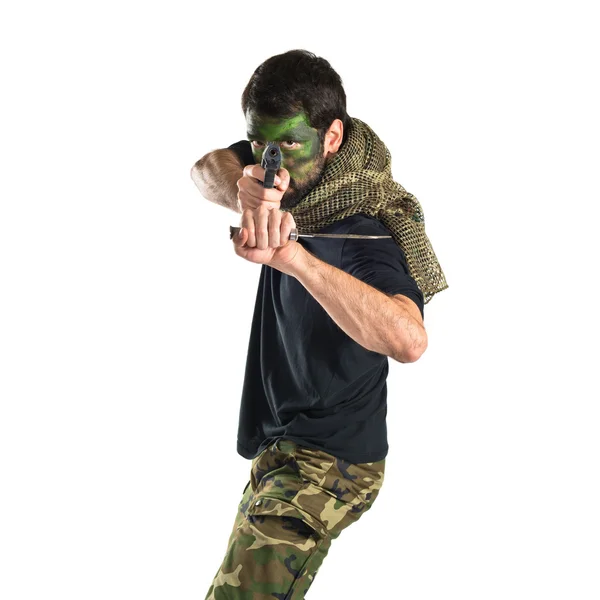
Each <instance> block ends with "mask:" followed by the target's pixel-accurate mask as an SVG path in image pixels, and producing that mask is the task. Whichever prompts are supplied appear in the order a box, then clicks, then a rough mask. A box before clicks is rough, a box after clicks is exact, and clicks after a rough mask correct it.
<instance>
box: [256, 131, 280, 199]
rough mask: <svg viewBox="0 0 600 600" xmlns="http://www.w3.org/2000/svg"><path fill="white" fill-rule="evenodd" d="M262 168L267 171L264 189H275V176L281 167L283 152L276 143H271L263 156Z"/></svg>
mask: <svg viewBox="0 0 600 600" xmlns="http://www.w3.org/2000/svg"><path fill="white" fill-rule="evenodd" d="M260 166H261V167H262V168H263V169H264V170H265V180H264V182H263V187H266V188H272V187H275V186H274V184H275V175H276V173H277V171H279V168H280V167H281V150H280V149H279V145H278V144H276V143H275V142H269V143H268V144H267V147H266V148H265V151H264V152H263V155H262V161H261V163H260Z"/></svg>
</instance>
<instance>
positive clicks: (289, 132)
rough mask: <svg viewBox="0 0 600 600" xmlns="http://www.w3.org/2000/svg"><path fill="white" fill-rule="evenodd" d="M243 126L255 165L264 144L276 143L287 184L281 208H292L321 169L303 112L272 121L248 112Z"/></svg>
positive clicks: (319, 155) (322, 161)
mask: <svg viewBox="0 0 600 600" xmlns="http://www.w3.org/2000/svg"><path fill="white" fill-rule="evenodd" d="M246 126H247V133H248V140H249V141H250V144H251V145H252V154H253V155H254V160H255V161H256V162H257V163H260V161H261V158H262V154H263V152H264V150H265V148H266V145H267V143H268V142H277V143H278V144H279V148H280V150H281V159H282V160H281V166H282V167H283V168H285V169H287V170H288V172H289V174H290V185H289V187H288V189H287V190H286V191H285V193H284V195H283V197H282V199H281V208H291V207H293V206H295V205H296V204H298V202H300V200H301V199H302V198H303V197H304V196H305V195H306V194H307V193H308V192H309V191H310V190H311V189H312V188H313V187H314V186H315V185H316V184H317V183H318V181H319V179H320V178H321V175H322V172H323V170H324V165H325V159H324V158H323V149H322V147H321V144H320V141H319V134H318V131H317V130H316V129H315V128H313V127H311V126H310V124H309V122H308V117H307V115H306V113H304V112H299V113H298V114H296V115H294V116H293V117H291V118H289V119H273V118H272V117H263V116H260V115H258V114H256V113H254V112H252V111H248V113H247V114H246Z"/></svg>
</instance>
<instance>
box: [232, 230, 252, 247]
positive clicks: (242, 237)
mask: <svg viewBox="0 0 600 600" xmlns="http://www.w3.org/2000/svg"><path fill="white" fill-rule="evenodd" d="M231 239H232V240H233V244H234V246H239V247H242V246H244V245H245V244H246V242H247V241H248V231H247V229H246V228H245V227H241V228H240V231H239V233H237V234H236V235H234V236H233V238H231Z"/></svg>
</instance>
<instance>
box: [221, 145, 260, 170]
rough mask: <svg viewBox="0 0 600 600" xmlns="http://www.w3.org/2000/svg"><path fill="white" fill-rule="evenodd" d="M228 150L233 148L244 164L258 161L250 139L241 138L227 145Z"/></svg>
mask: <svg viewBox="0 0 600 600" xmlns="http://www.w3.org/2000/svg"><path fill="white" fill-rule="evenodd" d="M227 150H233V151H234V152H235V153H236V154H237V155H238V158H239V159H240V161H241V162H242V164H243V165H244V166H246V165H253V164H255V163H256V161H255V160H254V154H252V146H251V145H250V142H249V141H248V140H240V141H239V142H235V143H234V144H231V145H230V146H227Z"/></svg>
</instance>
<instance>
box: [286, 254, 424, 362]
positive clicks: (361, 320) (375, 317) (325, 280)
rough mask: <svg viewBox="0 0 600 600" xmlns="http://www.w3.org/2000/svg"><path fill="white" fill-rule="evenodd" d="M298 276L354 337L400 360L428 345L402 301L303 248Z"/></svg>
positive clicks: (296, 269) (415, 356)
mask: <svg viewBox="0 0 600 600" xmlns="http://www.w3.org/2000/svg"><path fill="white" fill-rule="evenodd" d="M298 259H299V260H297V261H294V265H293V267H292V268H291V270H290V272H289V274H290V275H292V276H293V277H295V278H296V279H297V280H298V281H299V282H300V283H302V285H303V286H304V287H305V288H306V289H307V290H308V292H310V294H311V295H312V296H313V297H314V298H315V300H317V301H318V302H319V304H320V305H321V306H322V307H323V308H324V309H325V310H326V311H327V313H328V314H329V316H330V317H331V318H332V319H333V320H334V321H335V322H336V324H337V325H338V326H339V327H340V328H341V329H342V330H343V331H344V332H345V333H346V334H347V335H349V336H350V337H351V338H352V339H353V340H354V341H356V342H357V343H359V344H360V345H361V346H363V347H364V348H366V349H367V350H372V351H374V352H378V353H380V354H384V355H386V356H390V357H391V358H393V359H395V360H397V361H398V362H414V361H415V360H417V359H418V357H419V356H420V355H421V354H422V352H423V351H424V349H425V347H426V345H427V341H426V340H427V336H426V333H425V330H424V328H423V326H422V325H421V324H420V323H418V322H417V321H416V320H415V318H414V317H413V316H412V315H411V314H410V313H409V312H408V311H407V310H406V309H405V308H403V307H402V306H401V305H400V304H399V303H397V302H395V301H394V300H393V299H392V298H391V297H390V296H388V295H387V294H384V293H383V292H380V291H379V290H378V289H376V288H374V287H372V286H370V285H368V284H366V283H364V282H363V281H360V280H359V279H356V277H352V275H349V274H348V273H346V272H345V271H342V270H341V269H338V268H336V267H333V266H332V265H330V264H328V263H326V262H324V261H322V260H320V259H319V258H317V257H316V256H314V255H313V254H311V253H310V252H308V251H307V250H305V249H304V248H302V250H301V251H300V252H299V254H298Z"/></svg>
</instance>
